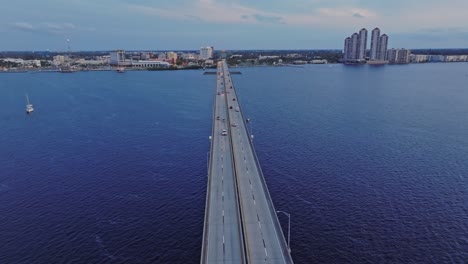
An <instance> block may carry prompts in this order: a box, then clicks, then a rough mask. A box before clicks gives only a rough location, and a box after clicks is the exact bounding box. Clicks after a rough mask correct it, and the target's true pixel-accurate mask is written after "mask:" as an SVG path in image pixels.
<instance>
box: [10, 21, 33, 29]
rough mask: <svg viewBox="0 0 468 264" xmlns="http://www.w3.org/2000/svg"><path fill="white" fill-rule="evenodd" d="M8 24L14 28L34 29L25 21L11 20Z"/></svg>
mask: <svg viewBox="0 0 468 264" xmlns="http://www.w3.org/2000/svg"><path fill="white" fill-rule="evenodd" d="M9 25H10V26H11V28H13V29H15V30H22V31H34V26H33V25H31V24H29V23H26V22H13V23H10V24H9Z"/></svg>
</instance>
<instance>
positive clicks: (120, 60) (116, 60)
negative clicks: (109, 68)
mask: <svg viewBox="0 0 468 264" xmlns="http://www.w3.org/2000/svg"><path fill="white" fill-rule="evenodd" d="M109 63H110V65H122V64H124V63H125V51H124V50H116V51H112V52H111V53H110V61H109Z"/></svg>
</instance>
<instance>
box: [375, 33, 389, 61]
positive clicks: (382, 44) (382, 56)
mask: <svg viewBox="0 0 468 264" xmlns="http://www.w3.org/2000/svg"><path fill="white" fill-rule="evenodd" d="M387 45H388V36H387V35H386V34H383V35H382V36H380V37H379V46H378V54H377V60H382V61H384V60H386V59H387V56H386V55H387Z"/></svg>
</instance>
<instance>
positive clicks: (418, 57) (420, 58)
mask: <svg viewBox="0 0 468 264" xmlns="http://www.w3.org/2000/svg"><path fill="white" fill-rule="evenodd" d="M410 61H411V62H414V63H424V62H428V61H429V55H422V54H411V56H410Z"/></svg>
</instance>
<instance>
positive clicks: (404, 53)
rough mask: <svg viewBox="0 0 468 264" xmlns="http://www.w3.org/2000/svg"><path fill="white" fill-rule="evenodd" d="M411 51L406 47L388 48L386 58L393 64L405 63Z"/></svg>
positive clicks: (408, 59) (407, 61)
mask: <svg viewBox="0 0 468 264" xmlns="http://www.w3.org/2000/svg"><path fill="white" fill-rule="evenodd" d="M410 55H411V51H410V50H407V49H389V50H388V51H387V59H388V61H389V62H390V63H394V64H407V63H409V62H410Z"/></svg>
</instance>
